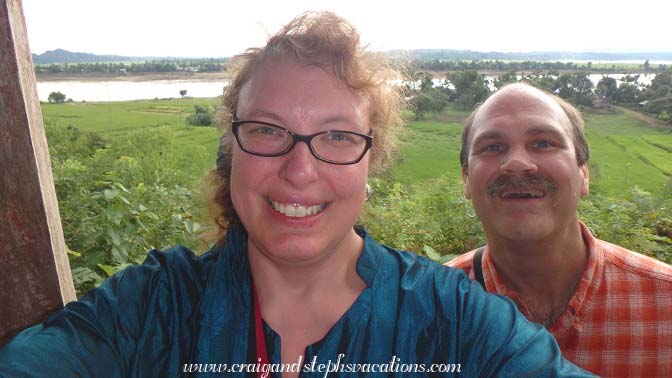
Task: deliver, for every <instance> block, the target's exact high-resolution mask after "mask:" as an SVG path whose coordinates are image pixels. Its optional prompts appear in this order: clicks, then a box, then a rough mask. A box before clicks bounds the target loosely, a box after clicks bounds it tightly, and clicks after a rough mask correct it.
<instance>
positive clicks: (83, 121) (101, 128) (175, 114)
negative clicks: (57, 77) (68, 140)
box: [42, 98, 219, 171]
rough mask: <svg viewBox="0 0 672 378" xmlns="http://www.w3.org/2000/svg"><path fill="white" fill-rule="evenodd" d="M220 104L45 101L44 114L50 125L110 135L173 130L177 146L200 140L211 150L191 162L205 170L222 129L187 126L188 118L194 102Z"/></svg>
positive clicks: (215, 99)
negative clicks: (148, 130) (51, 102)
mask: <svg viewBox="0 0 672 378" xmlns="http://www.w3.org/2000/svg"><path fill="white" fill-rule="evenodd" d="M217 104H218V99H217V98H210V99H170V100H138V101H123V102H87V103H75V102H71V103H65V104H48V103H43V104H42V114H43V117H44V121H45V124H46V125H47V127H48V126H49V125H54V124H55V125H61V126H74V127H77V128H78V129H79V130H81V131H91V132H95V133H97V134H100V135H101V136H102V137H104V138H108V139H114V137H116V136H120V135H123V134H125V133H128V132H131V131H134V130H138V129H156V130H157V132H162V133H171V134H172V135H173V136H174V137H175V142H176V145H177V146H181V145H187V144H192V145H193V144H197V145H201V146H203V147H205V148H206V150H207V151H209V152H211V156H212V159H211V160H210V159H207V160H206V159H202V160H199V161H195V162H191V163H193V164H194V165H196V166H197V167H199V169H200V170H203V171H204V170H206V169H209V168H211V167H212V166H213V165H214V162H215V157H216V152H217V146H218V145H219V132H218V131H217V129H216V128H214V127H197V126H187V125H186V123H185V118H186V117H187V116H188V115H189V114H191V113H192V112H193V109H194V105H200V106H208V107H212V108H214V107H216V106H217ZM191 166H193V165H191Z"/></svg>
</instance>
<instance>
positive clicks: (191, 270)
mask: <svg viewBox="0 0 672 378" xmlns="http://www.w3.org/2000/svg"><path fill="white" fill-rule="evenodd" d="M390 73H393V71H391V70H389V69H388V68H387V67H386V66H385V65H384V64H382V63H381V60H380V58H379V57H377V56H375V55H373V54H370V53H366V52H364V51H363V50H362V49H361V48H360V46H359V39H358V34H357V33H356V31H355V30H354V29H353V28H352V26H350V25H349V24H348V23H346V22H345V21H344V20H342V19H340V18H338V17H336V16H335V15H333V14H330V13H316V14H306V15H304V16H301V17H299V18H297V19H295V20H294V21H293V22H292V23H290V24H289V25H287V26H286V27H285V28H283V29H282V30H281V31H280V32H279V33H278V34H276V35H275V36H273V37H272V38H271V39H270V40H269V41H268V44H267V45H266V46H265V47H264V48H262V49H251V50H248V51H247V52H246V53H245V54H243V55H242V56H239V57H237V58H236V59H235V60H234V63H233V71H232V81H231V85H230V86H229V88H228V89H227V92H226V94H225V96H224V112H225V117H226V118H228V119H230V120H231V127H230V128H228V129H227V131H226V133H225V136H224V138H223V143H222V147H221V150H220V156H219V159H218V169H217V177H218V180H219V184H218V185H219V187H218V189H217V195H216V201H215V202H216V203H217V204H218V205H219V208H220V213H219V216H218V224H219V225H220V228H221V230H222V239H221V240H220V243H218V244H219V246H217V247H215V248H213V250H211V251H210V252H208V253H206V254H205V255H203V256H200V257H196V256H194V255H193V254H192V253H191V252H190V251H187V250H185V249H183V248H174V249H172V250H170V251H167V252H159V251H152V252H150V254H149V256H148V258H147V261H146V262H145V263H144V264H143V265H142V266H138V267H132V268H129V269H127V270H125V271H123V272H121V273H120V274H118V275H116V276H114V277H112V278H111V279H109V280H107V281H106V282H105V283H104V284H103V285H102V286H101V287H100V288H98V289H95V290H93V291H92V292H91V293H89V294H88V295H87V296H86V297H85V298H83V299H82V300H81V301H79V302H75V303H71V304H69V305H68V306H67V307H66V308H65V309H64V310H62V311H59V312H58V313H56V314H54V315H53V316H52V317H51V318H50V319H49V320H47V321H46V322H45V323H44V324H42V325H38V326H36V327H33V328H30V329H28V330H26V331H24V332H23V333H21V334H20V335H19V336H17V337H16V338H15V339H14V340H13V341H12V342H11V343H10V344H9V345H8V346H7V347H5V348H4V349H3V350H2V351H0V376H1V375H3V374H6V375H7V376H8V377H9V376H11V377H24V376H31V377H32V376H35V377H41V376H49V377H71V376H87V377H88V376H92V377H94V376H95V377H98V376H101V377H126V376H132V377H173V376H180V375H194V376H200V375H205V374H211V373H212V372H220V373H222V374H225V375H234V374H237V375H242V374H246V373H248V374H249V373H252V374H257V372H258V371H259V370H261V371H265V372H268V371H269V370H270V371H272V372H276V371H279V370H281V369H282V370H283V373H282V376H283V377H296V376H298V375H299V374H300V373H301V374H304V375H305V374H308V375H313V374H319V375H320V376H326V375H327V374H328V373H329V372H333V373H334V374H336V375H338V376H342V375H346V374H347V373H352V372H355V373H356V374H357V375H377V374H380V373H384V374H386V375H390V376H398V375H402V374H408V373H411V374H412V375H414V376H426V375H430V374H432V375H435V374H439V373H438V372H441V375H453V374H454V373H455V372H457V371H461V372H462V374H464V375H465V376H494V375H497V376H519V375H523V374H528V375H530V376H537V377H539V376H565V375H567V376H568V375H572V376H582V375H583V374H584V373H583V372H581V371H580V370H578V369H576V368H575V367H573V366H571V365H568V364H567V363H566V362H564V361H563V360H562V358H561V356H560V354H559V350H558V347H557V345H556V344H555V342H554V341H553V338H552V337H551V336H550V335H549V334H548V333H546V332H545V331H544V330H543V329H541V328H540V327H535V326H533V325H531V324H530V323H528V322H527V321H525V320H524V319H523V318H522V316H520V315H519V314H518V313H517V312H516V310H515V306H514V305H513V304H512V303H511V302H509V301H507V300H504V299H501V298H498V297H493V296H489V295H486V294H484V293H483V291H482V290H481V289H480V288H479V287H478V285H471V284H470V283H469V280H468V279H467V278H466V276H464V274H462V273H460V272H458V271H453V270H450V269H446V268H444V267H441V266H439V265H438V264H435V263H432V262H430V261H428V260H426V259H422V258H418V257H416V256H415V255H412V254H410V253H405V252H399V251H395V250H393V249H390V248H387V247H383V246H381V245H379V244H377V243H375V242H374V241H373V240H372V239H371V238H369V237H368V236H367V235H366V232H365V231H363V230H361V229H357V228H355V227H354V224H355V222H356V220H357V217H358V215H359V213H360V210H361V208H362V206H363V203H364V201H365V197H366V180H367V176H368V173H369V169H370V168H372V169H378V168H380V167H382V166H383V165H384V163H385V162H386V161H387V160H388V157H389V153H390V151H391V150H392V147H393V146H394V145H395V143H394V136H395V128H396V127H398V126H399V125H400V118H399V103H400V101H399V97H398V94H396V93H395V91H394V88H392V87H390V86H389V85H388V84H387V83H389V80H390V79H391V76H390ZM268 363H270V364H271V365H269V364H268ZM280 363H281V364H284V365H283V366H282V367H281V366H280V365H279V364H280ZM272 364H275V365H272ZM432 364H444V365H436V366H434V365H432ZM445 364H454V365H445ZM458 364H459V365H458ZM430 371H431V373H430ZM260 376H265V375H264V374H260ZM277 376H279V374H278V375H277Z"/></svg>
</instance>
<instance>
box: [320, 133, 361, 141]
mask: <svg viewBox="0 0 672 378" xmlns="http://www.w3.org/2000/svg"><path fill="white" fill-rule="evenodd" d="M325 136H326V137H327V139H328V140H329V141H330V142H351V143H354V142H355V135H353V134H349V133H343V132H340V131H332V132H329V133H328V134H325Z"/></svg>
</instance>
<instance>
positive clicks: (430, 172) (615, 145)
mask: <svg viewBox="0 0 672 378" xmlns="http://www.w3.org/2000/svg"><path fill="white" fill-rule="evenodd" d="M585 119H586V136H587V138H588V143H589V145H590V148H591V157H590V161H591V164H590V166H591V185H592V190H593V192H595V191H599V192H601V193H603V194H606V195H620V194H622V193H624V192H626V191H627V190H628V189H629V188H632V187H634V186H638V187H639V188H641V189H644V190H646V191H649V192H651V193H660V191H661V190H662V188H663V185H664V184H665V183H666V182H668V181H669V180H670V176H671V175H672V129H665V128H660V127H651V126H649V125H648V124H647V123H646V122H644V121H642V120H640V119H639V118H634V117H632V116H630V115H628V114H625V113H621V112H614V113H610V114H590V113H589V114H586V115H585ZM409 128H410V130H409V131H410V132H409V134H410V135H409V136H408V138H407V143H406V145H405V147H404V149H403V152H402V159H401V162H400V164H399V165H398V166H397V167H395V169H394V177H395V178H396V179H397V180H398V181H401V182H403V183H407V184H411V183H418V182H422V181H424V180H426V179H429V178H435V177H439V176H441V175H447V176H448V177H450V178H451V180H456V181H459V180H460V163H459V150H460V132H461V129H462V125H461V123H459V122H447V123H436V122H414V123H411V124H410V125H409Z"/></svg>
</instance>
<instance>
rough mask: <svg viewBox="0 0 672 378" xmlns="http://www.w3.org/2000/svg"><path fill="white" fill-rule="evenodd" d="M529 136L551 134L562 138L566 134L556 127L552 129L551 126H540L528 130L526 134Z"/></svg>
mask: <svg viewBox="0 0 672 378" xmlns="http://www.w3.org/2000/svg"><path fill="white" fill-rule="evenodd" d="M525 134H527V135H542V134H550V135H552V136H554V137H556V138H562V137H563V136H564V134H563V133H562V132H560V131H559V130H558V129H557V128H555V127H550V126H538V127H534V128H532V129H530V130H527V131H526V132H525Z"/></svg>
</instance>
